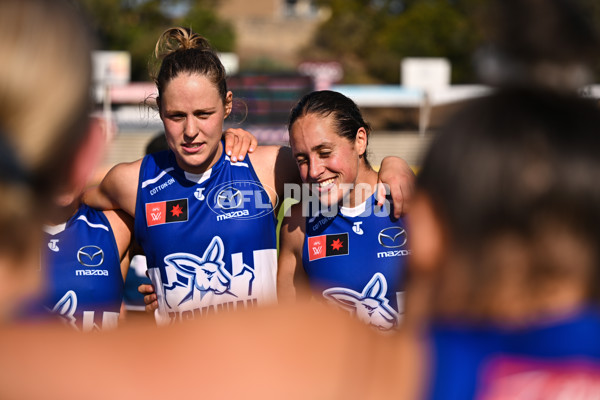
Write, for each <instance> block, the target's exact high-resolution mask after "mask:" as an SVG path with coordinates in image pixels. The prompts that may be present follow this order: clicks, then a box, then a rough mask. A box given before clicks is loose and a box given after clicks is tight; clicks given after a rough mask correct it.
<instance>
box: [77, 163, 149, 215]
mask: <svg viewBox="0 0 600 400" xmlns="http://www.w3.org/2000/svg"><path fill="white" fill-rule="evenodd" d="M141 164H142V160H141V159H140V160H137V161H134V162H131V163H121V164H117V165H115V166H114V167H112V168H111V169H110V171H108V173H107V174H106V176H105V177H104V179H102V182H100V184H99V185H98V186H96V187H93V188H90V189H88V190H86V191H85V192H84V194H83V201H84V202H85V203H86V204H88V205H89V206H91V207H94V208H98V209H101V210H111V209H121V210H123V211H125V212H126V213H127V214H129V215H130V216H132V217H133V216H135V202H136V198H137V188H138V180H139V172H140V166H141Z"/></svg>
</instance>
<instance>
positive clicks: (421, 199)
mask: <svg viewBox="0 0 600 400" xmlns="http://www.w3.org/2000/svg"><path fill="white" fill-rule="evenodd" d="M407 218H408V240H409V241H408V243H409V246H410V249H411V255H410V262H411V268H412V269H413V270H414V271H415V272H433V271H434V270H435V269H437V267H438V266H439V265H440V264H441V262H442V260H443V257H444V256H445V255H446V254H447V252H446V242H447V241H446V231H445V229H444V225H443V224H442V221H441V219H440V217H439V215H438V213H437V212H436V211H435V209H434V206H433V202H432V200H431V198H430V197H429V196H428V195H427V194H425V193H423V192H417V193H416V194H415V196H414V198H413V199H412V201H411V205H410V212H409V213H408V214H407Z"/></svg>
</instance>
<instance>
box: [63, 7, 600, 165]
mask: <svg viewBox="0 0 600 400" xmlns="http://www.w3.org/2000/svg"><path fill="white" fill-rule="evenodd" d="M75 1H76V2H78V3H80V4H81V6H82V8H84V9H85V10H86V11H87V13H88V15H89V16H90V23H91V24H92V26H93V27H94V28H95V30H96V32H97V34H98V37H99V40H100V43H99V49H100V50H102V54H103V56H101V57H99V59H101V60H103V61H98V62H97V69H98V71H97V77H98V79H97V89H96V95H97V100H98V108H99V109H101V110H103V112H104V113H105V115H107V116H109V118H111V120H112V122H113V123H114V126H115V128H116V129H115V136H114V138H113V143H112V145H111V149H110V151H109V154H108V156H107V159H106V163H105V164H106V165H107V166H110V165H112V164H114V163H116V162H120V161H129V160H134V159H137V158H139V157H141V156H142V155H143V151H144V147H145V144H146V143H147V142H148V141H149V140H150V138H151V137H152V136H153V135H154V134H155V133H156V132H158V131H160V130H161V129H162V126H161V123H160V120H159V119H158V116H157V113H156V111H155V110H154V109H153V108H152V106H153V94H154V86H153V83H152V81H151V79H150V75H149V72H148V69H149V68H148V66H149V65H150V70H151V69H152V65H153V63H152V59H151V55H152V52H153V50H154V44H155V42H156V39H157V38H158V37H159V35H160V34H161V33H162V32H163V31H164V30H165V29H166V28H168V27H171V26H175V25H181V26H187V27H191V28H192V29H193V30H194V31H196V32H198V33H200V34H202V35H203V36H205V37H206V38H207V39H208V40H209V41H210V42H211V44H212V45H213V47H215V48H216V49H217V50H218V51H219V52H220V53H221V55H222V60H223V62H224V64H225V65H226V68H227V69H228V75H229V87H230V88H231V90H233V92H234V97H235V98H236V99H238V100H237V102H236V103H235V104H234V112H233V115H232V117H231V118H230V121H229V124H230V125H232V126H240V127H243V128H246V129H248V130H250V131H251V132H253V133H254V134H255V135H256V136H257V137H258V138H259V141H260V142H261V143H278V144H285V143H286V142H287V132H286V129H285V123H286V116H287V112H288V111H289V109H290V107H291V106H292V105H293V104H294V102H295V101H296V100H297V99H298V98H299V97H300V96H301V95H303V94H304V93H306V92H308V91H310V90H313V89H323V88H332V89H334V90H339V91H341V92H343V93H345V94H346V95H348V96H349V97H351V98H353V99H354V100H355V101H356V102H357V103H358V105H359V106H360V107H361V108H362V109H363V112H364V114H365V116H366V117H367V119H368V120H369V122H371V124H372V125H373V128H374V131H373V135H372V137H371V140H370V148H371V152H372V155H371V159H372V160H373V162H374V164H375V165H377V163H378V162H379V161H380V159H381V158H382V157H383V156H384V155H387V154H394V155H399V156H401V157H404V158H405V159H407V160H408V162H409V163H411V164H413V165H418V163H419V159H420V155H421V154H422V152H423V150H424V149H425V147H426V146H427V144H428V142H429V140H430V138H431V135H434V134H435V130H436V127H437V126H439V124H440V123H443V121H444V119H445V118H446V117H447V115H449V114H451V113H452V112H453V111H454V110H455V109H456V107H460V104H461V102H463V101H465V100H468V99H470V98H473V97H476V96H479V95H482V94H485V93H486V91H487V90H489V88H490V85H493V84H496V83H498V82H501V81H502V80H506V79H509V80H513V81H515V80H518V79H522V80H523V81H536V82H537V81H539V82H542V84H544V83H549V82H550V81H552V80H553V82H554V84H556V83H557V82H558V83H559V84H566V85H567V86H568V85H571V86H576V85H580V86H582V87H578V89H580V90H582V93H585V94H586V95H591V96H596V92H597V91H598V90H597V87H596V86H593V85H588V84H591V83H594V82H597V81H598V80H597V79H596V77H597V76H598V71H600V69H599V68H598V64H597V62H596V61H597V60H596V58H597V54H600V52H598V51H597V50H598V49H597V43H598V42H597V40H596V39H597V38H596V37H594V38H592V36H594V35H596V34H597V32H596V31H595V29H596V27H598V26H600V2H598V1H597V0H569V1H565V0H542V1H539V0H251V1H250V0H75ZM573 6H577V7H579V8H578V9H577V10H576V12H574V11H573V10H574V9H573ZM540 65H541V66H542V67H543V68H540ZM548 66H550V67H548ZM540 71H541V72H540ZM548 71H551V72H548ZM584 85H585V87H583V86H584Z"/></svg>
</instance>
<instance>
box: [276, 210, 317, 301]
mask: <svg viewBox="0 0 600 400" xmlns="http://www.w3.org/2000/svg"><path fill="white" fill-rule="evenodd" d="M304 237H305V218H304V216H302V204H301V203H297V204H294V205H293V206H292V207H291V213H290V215H289V216H287V217H285V218H284V219H283V222H282V224H281V230H280V232H279V259H278V270H277V295H278V298H279V302H280V303H290V302H293V301H294V300H300V299H307V298H310V290H309V285H308V277H307V276H306V272H305V271H304V266H303V264H302V249H303V246H304Z"/></svg>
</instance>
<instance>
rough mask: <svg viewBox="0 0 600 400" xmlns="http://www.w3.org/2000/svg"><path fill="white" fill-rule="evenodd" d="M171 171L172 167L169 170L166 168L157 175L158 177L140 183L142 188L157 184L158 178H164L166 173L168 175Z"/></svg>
mask: <svg viewBox="0 0 600 400" xmlns="http://www.w3.org/2000/svg"><path fill="white" fill-rule="evenodd" d="M171 171H173V167H170V168H167V169H165V170H163V171H162V172H161V173H160V174H158V176H156V177H154V178H152V179H148V180H145V181H144V182H142V188H145V187H146V186H148V185H151V184H153V183H156V182H158V180H159V179H160V178H162V177H163V176H165V174H167V173H169V172H171Z"/></svg>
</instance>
